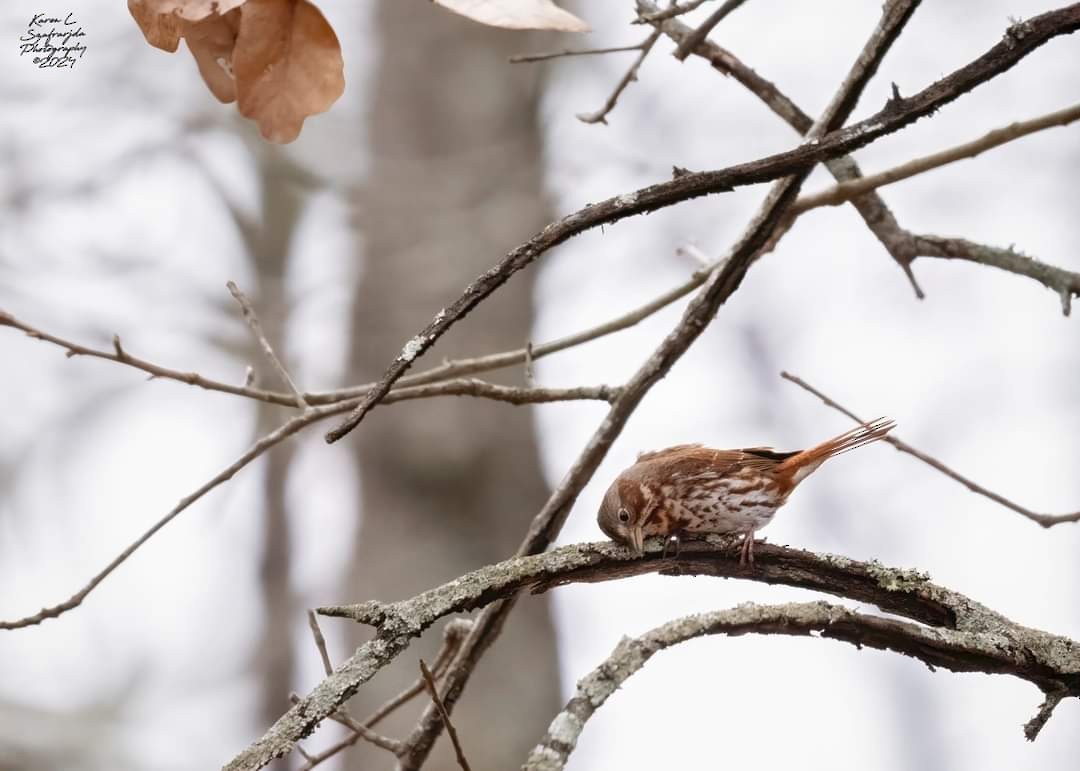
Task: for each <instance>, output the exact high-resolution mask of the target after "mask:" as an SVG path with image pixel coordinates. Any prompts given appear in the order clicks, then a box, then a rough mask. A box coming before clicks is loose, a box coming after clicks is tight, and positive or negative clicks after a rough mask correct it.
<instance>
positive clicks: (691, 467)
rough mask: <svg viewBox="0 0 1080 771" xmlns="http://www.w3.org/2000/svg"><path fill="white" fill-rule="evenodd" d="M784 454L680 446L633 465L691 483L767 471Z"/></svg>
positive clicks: (645, 455) (648, 455)
mask: <svg viewBox="0 0 1080 771" xmlns="http://www.w3.org/2000/svg"><path fill="white" fill-rule="evenodd" d="M786 457H788V454H787V453H776V452H772V450H769V449H768V448H764V447H752V448H749V449H746V450H714V449H712V448H711V447H703V446H702V445H700V444H680V445H676V446H675V447H668V448H666V449H664V450H656V451H654V452H647V453H642V454H641V455H639V456H638V462H637V464H635V465H639V466H642V467H644V468H642V471H644V470H645V469H646V468H647V469H648V470H649V471H652V472H654V473H655V472H658V473H659V476H662V477H665V478H670V479H672V481H681V482H692V481H694V480H696V479H699V478H715V477H717V476H724V475H727V474H733V473H735V472H737V471H739V470H740V469H745V468H757V469H763V470H764V469H768V468H772V467H774V466H776V465H777V464H778V463H780V462H781V461H782V460H783V459H784V458H786Z"/></svg>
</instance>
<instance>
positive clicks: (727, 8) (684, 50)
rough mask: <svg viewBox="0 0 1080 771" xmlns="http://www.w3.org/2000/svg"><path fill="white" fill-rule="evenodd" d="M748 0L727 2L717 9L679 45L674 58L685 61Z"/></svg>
mask: <svg viewBox="0 0 1080 771" xmlns="http://www.w3.org/2000/svg"><path fill="white" fill-rule="evenodd" d="M745 2H746V0H727V2H725V3H724V4H723V5H721V6H720V7H719V8H717V9H716V10H715V11H713V12H712V14H711V15H710V16H709V18H707V19H705V21H703V22H702V23H701V24H700V26H698V28H697V29H695V30H694V31H693V32H691V33H690V34H689V35H688V36H687V38H686V40H684V41H683V42H681V43H679V47H678V48H676V49H675V53H674V54H673V56H674V57H675V58H676V59H678V60H679V61H680V62H681V61H684V60H685V59H686V57H687V56H689V55H690V54H691V53H693V51H694V49H695V48H697V47H698V46H699V45H701V42H702V41H703V40H705V38H707V37H708V36H709V33H710V32H712V31H713V30H714V29H715V28H716V25H717V24H719V23H720V22H722V21H723V20H724V18H725V17H726V16H727V15H728V14H729V13H731V12H732V11H734V10H735V9H736V8H738V7H739V6H740V5H742V4H743V3H745Z"/></svg>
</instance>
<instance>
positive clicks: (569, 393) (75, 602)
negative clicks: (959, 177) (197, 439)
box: [0, 315, 621, 629]
mask: <svg viewBox="0 0 1080 771" xmlns="http://www.w3.org/2000/svg"><path fill="white" fill-rule="evenodd" d="M2 321H3V316H2V315H0V323H2ZM620 393H621V389H620V388H617V387H611V386H597V387H583V388H569V389H560V388H513V387H510V386H500V385H495V384H492V383H485V382H483V381H480V380H458V381H453V380H451V381H445V382H442V383H432V384H430V385H424V386H410V387H408V388H401V389H396V390H395V392H394V393H392V394H390V395H388V397H387V398H386V399H385V400H384V403H392V402H395V401H403V400H409V399H420V398H426V397H430V396H437V395H459V396H464V395H468V396H480V395H483V396H485V397H486V398H490V399H497V400H499V401H505V402H508V403H510V404H534V403H542V402H550V401H563V400H565V399H602V400H605V401H609V400H610V401H614V400H615V399H617V398H618V395H619V394H620ZM359 403H360V399H359V398H356V399H349V400H345V401H342V402H337V403H335V404H327V405H322V406H318V407H309V409H307V410H306V411H304V412H301V413H299V414H297V415H294V416H293V417H291V418H290V419H289V420H288V421H286V422H285V423H284V424H282V425H281V426H279V427H278V428H276V429H275V430H273V431H271V432H270V433H268V434H266V435H265V436H263V437H261V438H259V439H258V440H257V441H256V442H255V443H254V444H253V445H252V446H251V447H249V448H248V449H247V450H246V451H245V452H244V453H243V454H242V455H241V456H240V457H239V458H237V459H236V460H235V461H233V462H232V463H230V464H229V465H228V466H226V467H225V468H224V469H222V470H221V471H220V472H219V473H218V474H216V475H215V476H214V477H213V478H211V479H210V480H209V481H207V482H206V483H205V484H203V485H202V486H201V487H199V488H198V489H197V490H195V491H194V492H192V493H191V494H189V495H187V496H185V497H184V498H182V499H181V500H180V502H179V503H178V504H177V505H176V506H174V507H173V508H172V509H170V510H169V511H168V512H167V513H166V514H165V515H164V516H163V517H162V518H161V519H159V520H158V521H157V522H155V523H154V524H153V525H152V526H151V527H150V528H149V529H148V530H147V531H146V532H144V533H143V534H142V535H140V536H139V537H138V538H136V539H135V540H134V541H133V542H132V543H131V544H130V545H128V547H127V548H125V549H124V550H123V551H122V552H120V554H118V555H117V556H116V557H115V558H114V559H113V560H112V561H111V562H110V563H109V564H108V565H106V566H105V567H104V568H102V570H101V571H99V572H98V573H97V574H95V575H94V576H93V577H92V578H91V579H90V580H89V581H88V582H87V583H86V585H85V586H83V587H82V588H81V589H79V590H78V591H77V592H75V594H73V595H72V596H71V597H69V598H68V599H66V600H64V601H63V602H61V603H59V604H57V605H53V606H50V607H46V608H42V609H41V610H40V611H38V612H37V613H34V614H32V615H29V616H25V617H23V618H19V619H16V620H14V621H0V629H21V628H23V627H27V626H34V625H36V624H40V623H41V622H42V621H45V620H47V619H50V618H57V617H58V616H61V615H63V614H64V613H66V612H68V611H70V610H73V609H75V608H77V607H79V606H80V605H82V603H83V600H85V599H86V597H87V596H88V595H89V594H90V593H91V592H92V591H94V589H96V588H97V587H98V585H99V584H101V582H102V581H104V580H105V579H106V578H108V576H109V575H110V574H111V573H112V572H113V571H114V570H116V569H117V568H118V567H120V565H122V564H123V563H124V562H125V561H127V559H128V558H129V557H130V556H131V555H132V554H134V553H135V552H136V551H137V550H138V549H139V548H140V547H141V546H142V545H143V544H145V543H146V542H147V541H149V540H150V539H151V538H152V537H153V536H154V535H155V534H156V533H157V532H158V531H159V530H161V529H162V528H163V527H165V526H166V525H167V524H169V523H170V522H172V520H174V519H175V518H176V517H177V516H179V514H180V513H181V512H182V511H184V510H185V509H187V508H188V507H189V506H191V504H193V503H195V501H197V500H199V499H200V498H202V497H203V496H204V495H206V494H207V493H209V492H210V491H211V490H213V489H214V488H216V487H217V486H218V485H221V484H223V483H224V482H226V481H228V480H229V479H232V477H233V476H235V475H236V474H237V472H239V471H240V470H241V469H243V468H244V467H245V466H247V465H248V464H250V463H251V462H252V461H253V460H255V459H256V458H258V457H259V456H261V455H262V454H263V453H265V452H266V451H267V450H269V449H270V448H271V447H273V446H275V445H277V444H279V443H280V442H282V441H284V440H285V439H287V438H288V437H290V436H292V435H293V434H295V433H297V432H298V431H301V430H302V429H304V428H306V427H307V426H309V425H311V424H312V423H316V422H318V421H320V420H323V419H325V418H328V417H332V416H335V415H341V414H343V413H346V412H349V411H350V410H352V409H355V407H356V406H357V405H358V404H359Z"/></svg>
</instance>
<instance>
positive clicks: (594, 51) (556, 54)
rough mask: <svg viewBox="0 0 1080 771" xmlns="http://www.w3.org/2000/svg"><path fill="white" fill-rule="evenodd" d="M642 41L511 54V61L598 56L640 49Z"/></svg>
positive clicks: (517, 62)
mask: <svg viewBox="0 0 1080 771" xmlns="http://www.w3.org/2000/svg"><path fill="white" fill-rule="evenodd" d="M641 45H642V44H641V43H634V45H632V46H615V47H613V48H587V49H584V50H571V49H569V48H567V49H565V50H563V51H549V52H548V53H543V54H516V55H514V56H511V57H510V59H509V62H510V63H511V64H522V63H525V62H544V61H547V60H549V59H561V58H562V57H564V56H596V55H598V54H615V53H620V52H622V51H640V50H641Z"/></svg>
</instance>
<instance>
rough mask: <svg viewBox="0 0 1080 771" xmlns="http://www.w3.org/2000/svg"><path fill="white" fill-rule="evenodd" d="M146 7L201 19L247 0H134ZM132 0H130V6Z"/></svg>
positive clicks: (152, 10) (151, 10)
mask: <svg viewBox="0 0 1080 771" xmlns="http://www.w3.org/2000/svg"><path fill="white" fill-rule="evenodd" d="M134 1H135V2H138V3H139V4H141V5H143V6H145V7H146V9H147V11H148V12H151V13H157V14H161V15H171V16H178V17H180V18H181V19H186V20H187V21H199V19H205V18H206V17H207V16H209V15H211V14H217V15H218V16H224V15H225V14H227V13H228V12H229V11H231V10H232V9H234V8H239V7H240V6H241V5H243V4H244V3H245V2H247V0H134ZM131 3H132V0H128V6H129V7H130V5H131Z"/></svg>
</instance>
